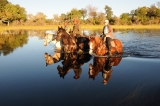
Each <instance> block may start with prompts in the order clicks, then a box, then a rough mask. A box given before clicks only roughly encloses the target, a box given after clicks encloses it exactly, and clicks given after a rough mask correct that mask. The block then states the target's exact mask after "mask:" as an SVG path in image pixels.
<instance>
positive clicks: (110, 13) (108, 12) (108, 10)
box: [104, 5, 113, 20]
mask: <svg viewBox="0 0 160 106" xmlns="http://www.w3.org/2000/svg"><path fill="white" fill-rule="evenodd" d="M104 9H105V12H106V18H107V19H108V20H111V19H112V16H113V11H112V8H111V7H109V6H107V5H106V6H105V8H104Z"/></svg>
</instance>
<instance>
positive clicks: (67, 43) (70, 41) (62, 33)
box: [57, 27, 77, 53]
mask: <svg viewBox="0 0 160 106" xmlns="http://www.w3.org/2000/svg"><path fill="white" fill-rule="evenodd" d="M57 39H62V45H63V51H64V52H67V53H68V52H69V53H70V52H75V51H76V50H77V44H76V39H75V37H74V36H73V35H69V34H68V33H67V32H66V30H65V29H64V28H62V27H58V31H57Z"/></svg>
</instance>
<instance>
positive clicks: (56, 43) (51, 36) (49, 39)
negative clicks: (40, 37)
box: [44, 33, 62, 50]
mask: <svg viewBox="0 0 160 106" xmlns="http://www.w3.org/2000/svg"><path fill="white" fill-rule="evenodd" d="M56 38H57V35H55V34H54V33H45V36H44V46H47V45H48V44H49V43H51V42H52V43H53V44H54V46H55V49H56V50H61V48H62V41H61V39H60V40H58V41H57V39H56Z"/></svg>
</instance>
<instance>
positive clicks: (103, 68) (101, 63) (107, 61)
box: [88, 57, 122, 84]
mask: <svg viewBox="0 0 160 106" xmlns="http://www.w3.org/2000/svg"><path fill="white" fill-rule="evenodd" d="M121 59H122V58H120V57H118V58H117V57H116V58H115V57H112V58H106V57H94V59H93V65H92V64H89V72H88V74H89V78H92V79H93V80H94V79H95V77H96V76H97V75H98V73H99V72H102V76H103V83H104V84H106V83H107V82H108V81H109V79H110V78H111V72H112V71H113V70H112V66H117V65H118V64H119V63H120V61H121Z"/></svg>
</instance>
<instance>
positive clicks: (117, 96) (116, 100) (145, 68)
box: [0, 30, 160, 106]
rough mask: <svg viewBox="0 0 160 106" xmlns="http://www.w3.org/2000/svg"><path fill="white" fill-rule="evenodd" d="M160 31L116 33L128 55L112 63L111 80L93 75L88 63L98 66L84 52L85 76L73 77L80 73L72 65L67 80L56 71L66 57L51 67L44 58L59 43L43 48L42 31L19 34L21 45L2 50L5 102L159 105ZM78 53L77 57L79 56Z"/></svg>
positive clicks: (7, 105)
mask: <svg viewBox="0 0 160 106" xmlns="http://www.w3.org/2000/svg"><path fill="white" fill-rule="evenodd" d="M159 32H160V31H159V30H151V31H148V30H144V31H142V32H139V31H134V30H132V31H127V32H124V31H118V32H115V33H114V35H115V37H116V38H118V39H120V40H121V41H122V43H123V45H124V54H123V57H122V59H121V61H120V62H119V64H118V65H116V66H112V70H113V71H112V72H111V77H110V79H108V82H107V84H103V83H102V82H103V76H102V71H99V72H98V74H97V76H95V79H94V80H93V79H91V78H89V64H93V58H94V57H91V58H90V59H88V57H89V56H87V57H83V56H82V57H81V56H79V57H78V60H81V61H78V63H81V65H79V64H77V65H78V66H80V67H81V69H82V70H81V71H82V72H81V73H80V78H78V79H75V78H74V76H75V71H74V70H73V66H71V68H70V70H69V71H67V73H66V75H65V76H64V79H63V78H62V77H60V75H59V72H58V69H57V67H58V66H61V67H63V65H64V62H63V61H64V60H63V55H61V56H62V59H61V60H59V61H58V62H56V63H52V64H48V65H47V66H46V61H45V57H44V56H45V54H46V53H48V55H51V56H53V55H54V54H55V53H54V45H52V44H49V45H48V46H46V47H45V46H43V36H41V35H39V36H37V35H34V36H33V35H32V36H28V37H24V38H23V37H18V38H16V39H18V40H19V41H21V43H19V45H21V46H16V44H17V43H16V44H15V43H13V44H12V43H11V44H12V46H9V45H7V44H6V45H5V44H3V46H1V48H4V45H5V47H6V48H8V49H5V50H3V49H1V55H0V64H1V65H0V85H1V87H0V91H1V92H0V105H1V106H53V105H54V106H66V105H67V106H68V105H71V106H72V105H77V106H82V105H84V106H91V105H92V106H97V105H99V106H106V105H109V106H122V105H123V106H135V105H140V106H141V105H143V106H151V105H152V106H159V105H160V102H159V100H160V96H159V95H160V90H159V89H160V77H159V75H160V71H159V69H160V59H159V56H160V49H159V48H160V46H159V44H160V43H159V41H160V34H159ZM23 36H24V35H23ZM2 38H3V37H1V39H2ZM9 38H10V41H8V42H12V41H14V40H13V38H12V36H10V37H9ZM3 39H6V38H3ZM20 39H21V40H20ZM0 41H1V40H0ZM0 44H2V42H1V43H0ZM17 45H18V44H17ZM11 47H12V48H14V49H11ZM73 56H75V58H76V59H77V57H76V56H77V55H73ZM80 57H81V58H82V59H81V58H80ZM86 58H87V59H86ZM82 60H86V61H82ZM65 62H66V64H67V63H68V64H69V65H71V64H75V63H76V62H77V60H76V61H75V60H74V59H71V60H69V58H68V61H65ZM82 63H83V64H82Z"/></svg>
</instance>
